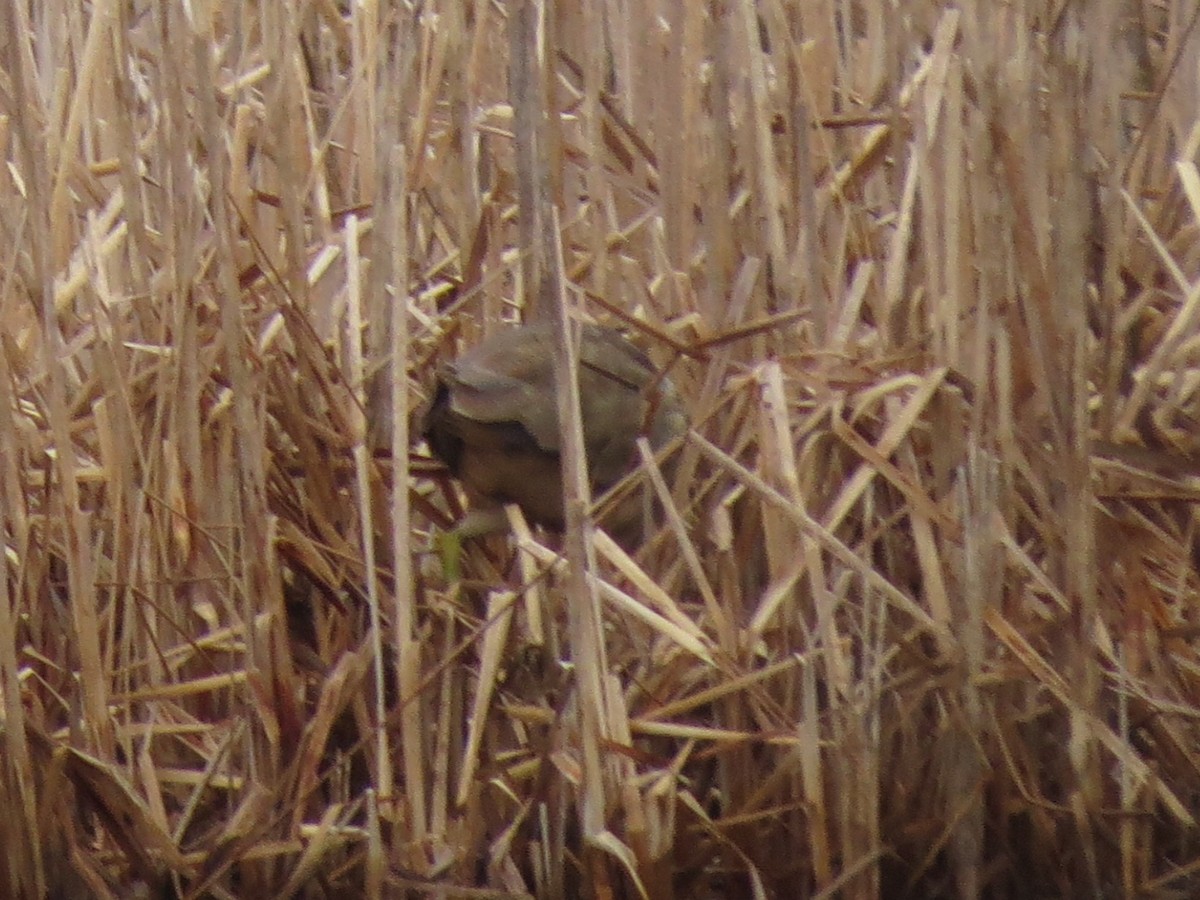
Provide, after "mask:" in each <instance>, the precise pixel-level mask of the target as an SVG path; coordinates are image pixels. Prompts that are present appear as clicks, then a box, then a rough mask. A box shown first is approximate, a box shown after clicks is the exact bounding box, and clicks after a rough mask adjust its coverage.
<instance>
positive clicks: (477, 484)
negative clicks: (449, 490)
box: [422, 323, 687, 530]
mask: <svg viewBox="0 0 1200 900" xmlns="http://www.w3.org/2000/svg"><path fill="white" fill-rule="evenodd" d="M554 340H555V337H554V330H553V328H552V327H551V326H550V325H549V324H548V323H537V324H533V325H524V326H521V327H518V328H513V329H509V330H506V331H502V332H499V333H498V334H496V335H494V336H492V337H490V338H488V339H487V340H485V341H484V342H483V343H481V344H479V345H478V346H477V347H474V348H473V349H471V350H469V351H468V352H467V353H465V354H463V355H462V356H461V357H459V358H458V359H457V360H456V361H455V362H453V363H448V364H446V365H444V366H442V367H441V369H440V370H439V372H438V378H437V384H436V386H435V388H434V395H433V399H432V400H431V402H430V404H429V406H428V408H427V410H426V412H425V416H424V422H423V429H422V430H423V432H424V436H425V439H426V441H427V442H428V444H429V447H430V449H431V450H432V451H433V453H434V454H435V455H436V456H437V457H438V458H439V459H441V460H442V461H443V462H445V463H446V465H447V466H448V467H449V469H450V472H451V473H452V474H453V475H454V476H455V477H456V478H458V480H459V481H461V482H462V484H463V486H464V487H465V488H466V491H467V495H468V497H470V499H471V503H472V506H473V509H475V510H483V511H486V510H489V509H491V510H497V509H499V508H500V506H502V505H503V504H505V503H515V504H517V505H518V506H520V507H521V511H522V512H523V513H524V514H525V517H526V518H527V519H528V520H529V521H530V522H532V523H536V524H540V525H544V526H546V527H547V528H551V529H555V530H561V529H562V527H563V499H562V475H561V469H560V456H559V450H560V444H559V426H558V404H557V397H556V393H555V387H554ZM579 398H580V412H581V415H582V420H583V440H584V445H585V449H586V453H587V462H588V475H589V479H590V482H591V486H592V492H593V494H594V495H599V494H600V493H602V492H603V491H605V490H606V489H608V488H609V487H612V485H614V484H616V482H618V481H619V480H620V479H621V478H623V477H624V476H625V475H626V474H628V473H629V472H630V471H632V470H633V468H634V467H635V466H636V464H637V448H636V446H635V445H636V441H637V439H638V437H639V436H641V435H643V434H644V435H645V436H646V437H647V439H648V440H649V442H650V445H651V446H652V447H654V448H655V449H658V448H660V447H662V446H663V445H664V444H666V443H667V442H668V441H670V440H671V439H672V438H674V437H677V436H679V435H680V434H682V433H683V432H684V431H685V430H686V428H687V417H686V415H685V413H684V411H683V405H682V403H681V402H680V399H679V395H678V393H677V392H676V390H675V388H674V386H673V385H672V384H671V382H670V381H669V380H667V379H666V378H665V377H662V376H661V374H660V373H659V372H658V370H657V369H656V368H655V366H654V364H653V363H652V362H651V361H650V359H649V358H648V357H647V356H646V355H645V354H644V353H642V352H641V351H640V350H639V349H638V348H637V347H635V346H634V345H633V344H631V343H630V342H629V341H627V340H626V339H625V338H624V337H623V336H622V335H621V333H620V332H618V331H616V330H614V329H612V328H606V327H603V326H600V325H590V324H586V325H584V326H583V328H582V333H581V337H580V348H579ZM636 513H637V510H636V509H632V510H630V511H629V512H626V513H624V515H622V513H621V512H618V514H617V516H616V517H617V518H618V519H621V518H628V517H629V516H630V515H631V514H632V515H633V516H636ZM612 524H613V528H614V530H620V529H621V528H622V527H624V526H626V525H627V524H628V523H623V522H615V523H612Z"/></svg>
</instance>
